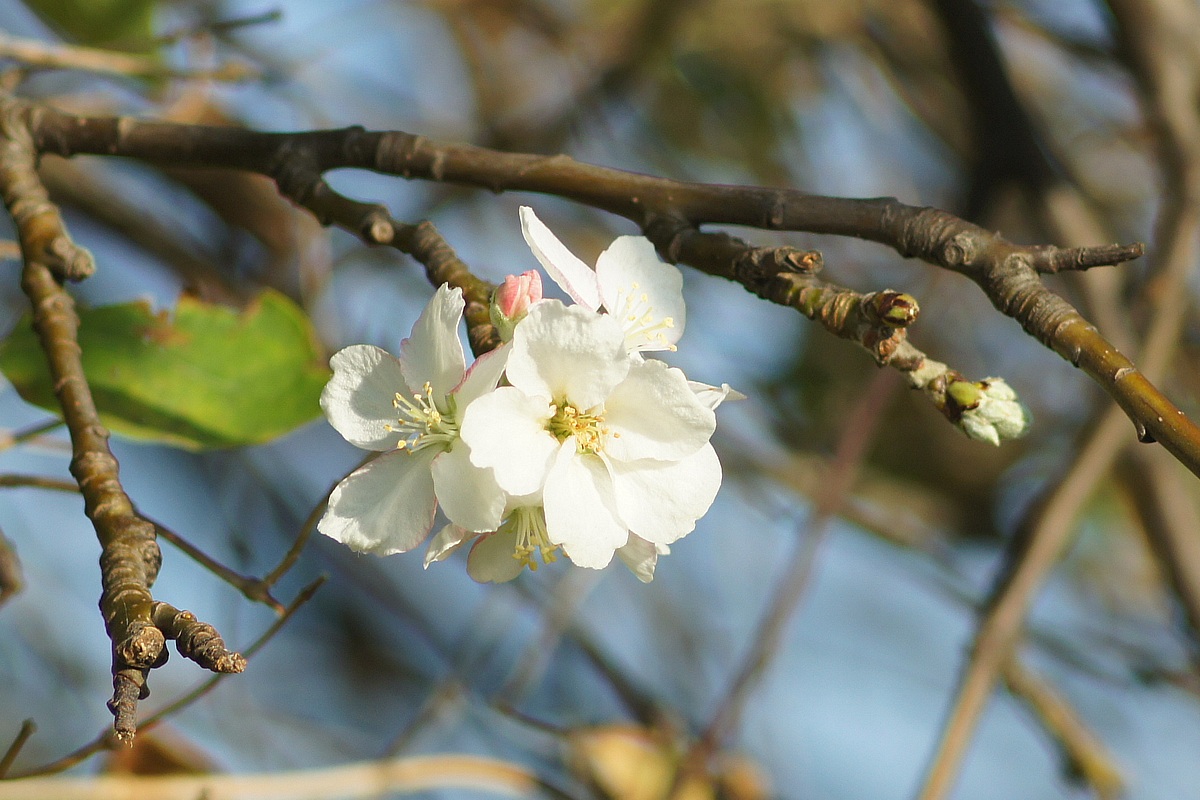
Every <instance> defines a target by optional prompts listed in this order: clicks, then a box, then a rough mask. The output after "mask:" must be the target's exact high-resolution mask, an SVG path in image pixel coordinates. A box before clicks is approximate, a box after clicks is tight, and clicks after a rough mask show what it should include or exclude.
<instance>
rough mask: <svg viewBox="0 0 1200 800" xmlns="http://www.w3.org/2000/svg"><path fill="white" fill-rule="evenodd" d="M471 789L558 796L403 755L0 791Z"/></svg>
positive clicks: (170, 796) (210, 796)
mask: <svg viewBox="0 0 1200 800" xmlns="http://www.w3.org/2000/svg"><path fill="white" fill-rule="evenodd" d="M437 790H451V791H454V790H457V791H464V790H474V791H477V792H484V793H487V794H492V795H499V796H502V797H518V798H527V797H532V796H536V795H538V794H541V793H546V794H549V795H550V796H554V797H564V796H569V795H564V794H563V793H562V792H560V791H558V790H557V789H555V788H554V787H553V786H552V785H551V784H548V783H547V782H546V781H544V780H542V779H541V778H539V777H538V776H537V774H536V773H534V772H533V771H531V770H529V769H526V768H525V767H521V766H518V765H516V764H514V763H512V762H509V761H501V760H499V759H494V758H485V757H483V756H474V755H457V754H445V755H430V756H409V757H407V758H397V759H390V760H384V761H365V762H360V763H357V764H346V765H344V766H338V767H328V768H325V769H309V770H296V771H293V772H270V773H261V774H257V775H254V774H251V775H237V774H232V775H231V774H225V775H172V776H167V777H163V776H140V775H102V776H92V777H88V778H34V779H29V780H23V781H18V782H15V783H11V784H8V785H7V786H5V792H4V796H5V798H6V800H44V798H49V797H53V798H55V800H117V798H126V797H147V798H149V797H152V798H155V800H195V798H198V797H203V798H205V800H234V799H235V798H242V799H243V800H251V798H253V800H270V798H278V799H279V800H282V799H283V798H287V800H326V798H329V797H341V798H358V797H362V798H374V797H380V796H381V795H385V794H386V795H392V794H396V793H405V794H408V793H418V792H430V791H437Z"/></svg>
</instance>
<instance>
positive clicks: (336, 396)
mask: <svg viewBox="0 0 1200 800" xmlns="http://www.w3.org/2000/svg"><path fill="white" fill-rule="evenodd" d="M329 366H330V367H332V368H333V377H331V378H330V379H329V383H327V384H325V390H324V391H323V392H321V410H322V411H324V412H325V416H326V418H327V419H328V420H329V424H330V425H332V426H333V427H334V429H335V430H336V431H337V432H338V433H340V434H341V435H342V437H343V438H344V439H345V440H346V441H348V442H350V444H352V445H354V446H355V447H361V448H363V449H364V450H389V449H391V448H392V447H395V446H396V442H397V441H399V438H400V437H399V434H397V433H396V432H395V431H392V430H389V426H391V425H392V424H394V423H395V422H396V409H395V408H394V406H393V405H392V400H393V398H395V396H396V393H397V392H405V393H407V391H408V388H407V387H406V386H405V384H404V375H403V373H402V372H401V370H400V362H398V361H397V360H396V359H395V358H394V357H393V356H392V355H391V354H390V353H388V352H387V351H386V350H382V349H380V348H378V347H374V346H372V345H369V344H356V345H351V346H350V347H347V348H345V349H344V350H339V351H338V352H336V353H334V354H333V358H331V359H329Z"/></svg>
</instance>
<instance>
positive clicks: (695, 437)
mask: <svg viewBox="0 0 1200 800" xmlns="http://www.w3.org/2000/svg"><path fill="white" fill-rule="evenodd" d="M604 424H605V426H606V427H607V428H608V430H609V436H608V437H606V438H605V442H604V452H605V453H606V454H608V455H609V456H611V457H612V458H614V459H619V460H622V461H634V460H637V459H642V458H655V459H659V460H662V461H668V460H675V459H679V458H682V457H684V456H686V455H689V454H691V453H694V452H696V451H697V450H698V449H700V448H701V447H703V446H704V445H705V444H706V443H707V442H708V440H709V439H710V438H711V437H712V435H713V431H715V430H716V429H717V417H716V415H715V414H714V413H713V412H712V409H710V408H708V407H707V406H706V405H704V404H703V403H701V402H700V400H698V399H697V398H696V393H695V392H693V391H692V389H691V387H690V386H688V382H687V378H685V377H684V375H683V373H682V372H680V371H679V370H678V369H675V368H673V367H668V366H667V365H666V364H664V363H663V362H661V361H656V360H652V359H651V360H647V361H643V362H641V363H639V364H634V365H633V366H632V367H631V368H630V370H629V375H628V376H627V377H626V378H625V380H624V381H622V382H621V384H620V385H618V386H617V387H616V388H615V389H613V392H612V394H611V395H609V397H608V400H607V401H606V402H605V404H604Z"/></svg>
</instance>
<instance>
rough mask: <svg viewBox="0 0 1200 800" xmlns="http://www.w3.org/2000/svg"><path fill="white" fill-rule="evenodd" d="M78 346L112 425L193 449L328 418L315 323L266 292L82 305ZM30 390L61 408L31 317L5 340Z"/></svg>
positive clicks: (10, 371) (7, 357)
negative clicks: (159, 308)
mask: <svg viewBox="0 0 1200 800" xmlns="http://www.w3.org/2000/svg"><path fill="white" fill-rule="evenodd" d="M79 315H80V321H81V324H80V328H79V345H80V347H81V348H82V351H83V367H84V371H85V372H86V373H87V377H88V381H89V382H90V384H91V388H92V395H93V397H95V400H96V407H97V408H98V409H99V411H100V418H101V420H102V421H103V422H104V424H105V425H107V426H108V427H109V428H110V429H111V430H112V431H113V432H114V433H119V434H122V435H124V436H128V437H130V438H134V439H143V440H147V441H154V442H163V443H166V444H172V445H176V446H179V447H183V448H187V449H189V450H203V449H208V448H215V447H237V446H239V445H247V444H258V443H261V442H265V441H268V440H270V439H273V438H275V437H277V436H281V435H283V434H284V433H287V432H288V431H290V430H292V429H293V428H295V427H297V426H299V425H302V424H304V423H305V422H308V421H309V420H311V419H314V418H316V417H317V416H319V415H320V413H321V409H320V406H319V404H318V400H319V398H320V396H321V389H322V387H323V386H324V385H325V382H326V381H327V380H328V379H329V370H328V369H327V368H326V366H325V360H324V358H323V357H322V356H321V354H320V351H319V348H318V347H317V345H316V337H315V336H314V334H313V330H312V325H311V324H310V322H309V320H308V317H306V316H305V315H304V312H303V311H301V310H300V309H299V308H298V307H297V306H296V305H295V304H294V303H292V301H291V300H289V299H288V298H286V297H284V296H283V295H281V294H279V293H278V292H273V291H270V290H268V291H265V292H263V294H262V295H260V296H259V297H258V299H257V300H255V301H254V303H252V304H251V305H250V306H249V307H248V308H246V309H245V310H244V311H241V312H239V311H236V310H234V309H230V308H228V307H225V306H219V305H212V304H209V303H205V302H203V301H201V300H197V299H195V298H192V297H187V296H184V297H181V298H180V300H179V304H178V306H177V307H176V309H175V312H174V314H173V315H172V314H168V313H167V312H165V311H164V312H160V313H157V314H156V313H154V312H153V311H151V309H150V306H149V304H148V303H146V302H144V301H142V302H136V303H124V304H121V305H115V306H102V307H99V308H92V309H81V310H80V314H79ZM0 371H3V372H4V374H5V376H6V377H7V378H8V379H9V380H10V381H11V382H12V384H13V386H15V387H16V389H17V391H18V392H19V393H20V394H21V397H23V398H25V399H26V400H28V401H29V402H31V403H35V404H37V405H39V406H42V407H43V408H46V409H49V410H50V411H55V412H57V411H58V406H57V403H56V402H55V399H54V392H53V387H52V386H51V383H50V375H49V373H48V372H47V369H46V364H45V359H44V358H43V356H42V352H41V348H40V347H39V346H38V342H37V338H36V336H35V335H34V333H33V330H32V327H31V325H30V319H29V317H26V318H25V319H24V320H23V321H22V323H20V324H18V326H17V328H16V330H14V331H13V333H12V334H11V335H10V336H9V337H8V339H6V340H5V341H3V342H0Z"/></svg>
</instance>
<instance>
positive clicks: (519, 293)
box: [491, 269, 542, 342]
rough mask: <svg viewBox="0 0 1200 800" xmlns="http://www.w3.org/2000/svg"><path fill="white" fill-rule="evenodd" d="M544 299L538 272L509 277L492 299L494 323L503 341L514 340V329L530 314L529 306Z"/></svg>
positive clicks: (531, 271)
mask: <svg viewBox="0 0 1200 800" xmlns="http://www.w3.org/2000/svg"><path fill="white" fill-rule="evenodd" d="M541 299H542V276H541V275H540V274H539V273H538V272H537V270H532V269H531V270H528V271H526V272H522V273H521V274H520V275H509V276H508V277H506V278H505V279H504V283H503V284H501V285H500V287H499V288H497V289H496V294H495V295H493V297H492V308H491V312H492V323H493V324H494V325H495V326H496V329H497V330H498V331H499V333H500V338H501V339H502V340H503V341H506V342H507V341H509V340H510V339H512V332H513V329H514V328H515V327H516V325H517V323H518V322H520V321H521V320H522V319H524V318H525V315H526V314H528V313H529V306H530V305H532V304H533V303H536V302H537V301H538V300H541Z"/></svg>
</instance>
